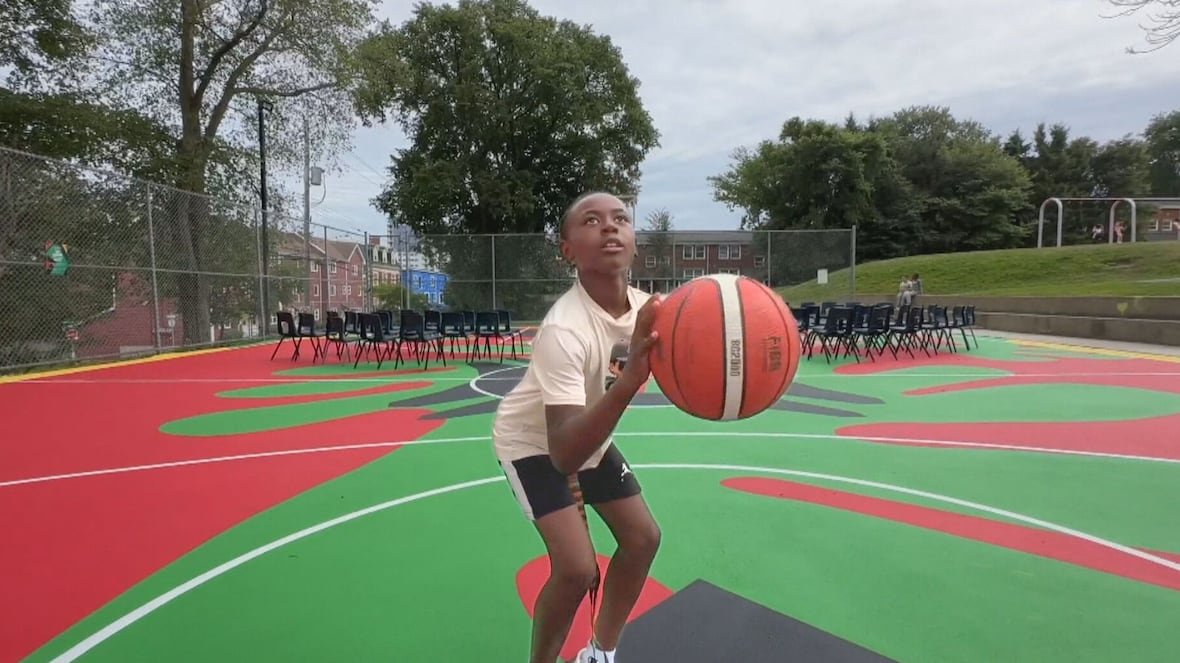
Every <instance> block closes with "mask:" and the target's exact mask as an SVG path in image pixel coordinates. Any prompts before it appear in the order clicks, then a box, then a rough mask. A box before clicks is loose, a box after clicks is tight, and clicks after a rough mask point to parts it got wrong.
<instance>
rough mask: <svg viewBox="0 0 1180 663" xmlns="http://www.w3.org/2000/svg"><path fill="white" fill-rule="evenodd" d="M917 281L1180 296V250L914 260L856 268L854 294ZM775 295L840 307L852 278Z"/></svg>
mask: <svg viewBox="0 0 1180 663" xmlns="http://www.w3.org/2000/svg"><path fill="white" fill-rule="evenodd" d="M915 272H916V273H918V274H920V275H921V276H922V285H923V286H924V288H925V291H926V294H929V295H1007V296H1052V297H1070V296H1074V297H1082V296H1096V295H1117V296H1174V297H1177V296H1180V242H1138V243H1136V244H1114V245H1108V244H1100V245H1087V246H1069V247H1062V248H1059V249H1058V248H1044V249H1012V250H1006V251H977V252H971V253H947V254H937V255H926V256H912V257H908V258H896V259H893V260H881V261H878V262H871V263H865V264H863V265H858V266H857V268H856V294H857V295H859V296H865V295H886V296H894V295H896V294H897V286H898V283H899V282H900V281H901V278H902V276H904V275H908V274H913V273H915ZM778 291H779V292H780V293H781V294H782V295H783V297H784V298H785V299H786V300H787V301H788V302H791V303H796V302H803V301H832V300H835V301H839V300H843V299H847V298H848V296H849V294H850V292H851V291H850V288H849V270H841V271H838V272H834V273H832V274H831V275H830V276H829V282H828V284H827V285H823V286H821V285H818V284H816V283H815V282H812V283H805V284H801V285H797V286H793V287H787V288H779V289H778Z"/></svg>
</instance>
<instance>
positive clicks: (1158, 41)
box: [1109, 0, 1180, 53]
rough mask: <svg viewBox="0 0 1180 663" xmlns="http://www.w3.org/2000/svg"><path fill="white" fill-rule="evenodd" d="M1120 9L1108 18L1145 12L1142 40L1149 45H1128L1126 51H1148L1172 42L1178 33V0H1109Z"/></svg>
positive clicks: (1179, 13) (1179, 18)
mask: <svg viewBox="0 0 1180 663" xmlns="http://www.w3.org/2000/svg"><path fill="white" fill-rule="evenodd" d="M1109 2H1110V3H1111V4H1112V5H1114V6H1116V7H1120V8H1121V10H1120V11H1119V12H1118V13H1117V14H1114V15H1112V16H1111V17H1110V18H1121V17H1125V16H1133V15H1137V14H1140V13H1144V14H1147V22H1146V23H1141V24H1140V27H1142V28H1143V32H1144V40H1145V41H1146V42H1147V43H1148V44H1149V45H1150V47H1149V48H1147V49H1146V50H1137V49H1136V48H1135V47H1133V46H1132V47H1128V48H1127V52H1128V53H1150V52H1152V51H1156V50H1159V49H1161V48H1163V47H1165V46H1167V45H1168V44H1170V43H1172V40H1174V39H1175V38H1176V37H1177V36H1178V35H1180V1H1178V0H1109Z"/></svg>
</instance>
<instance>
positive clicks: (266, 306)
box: [258, 97, 271, 336]
mask: <svg viewBox="0 0 1180 663" xmlns="http://www.w3.org/2000/svg"><path fill="white" fill-rule="evenodd" d="M270 107H271V106H270V103H269V102H267V101H266V100H264V99H263V98H262V97H259V98H258V169H259V180H261V187H260V188H259V199H260V203H261V206H262V247H261V248H262V320H260V321H259V322H260V324H261V325H262V335H263V336H266V335H267V334H269V333H270V297H269V293H270V279H269V278H268V276H267V275H268V273H269V270H270V241H269V240H268V239H267V226H268V223H267V216H268V209H267V208H268V203H267V195H266V190H267V183H266V118H265V113H266V111H267V110H270Z"/></svg>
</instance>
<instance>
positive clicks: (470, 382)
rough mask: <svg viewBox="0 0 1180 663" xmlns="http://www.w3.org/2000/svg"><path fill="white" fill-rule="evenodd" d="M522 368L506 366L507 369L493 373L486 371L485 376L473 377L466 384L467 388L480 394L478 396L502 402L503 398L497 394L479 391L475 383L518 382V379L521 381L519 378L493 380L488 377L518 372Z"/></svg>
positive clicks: (499, 369)
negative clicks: (483, 381) (482, 381)
mask: <svg viewBox="0 0 1180 663" xmlns="http://www.w3.org/2000/svg"><path fill="white" fill-rule="evenodd" d="M522 368H524V367H523V366H507V367H505V368H497V369H496V370H494V371H488V372H487V373H486V374H485V375H481V376H476V377H474V378H471V380H469V381H468V383H467V386H469V387H471V389H472V390H473V391H475V392H477V393H480V394H483V395H484V396H488V397H489V398H495V399H497V400H503V398H504V397H503V396H500V395H499V394H493V393H492V392H490V391H487V390H485V389H481V388H480V387H479V385H478V384H476V383H477V382H479V381H481V380H514V381H520V379H521V378H493V377H488V376H491V375H496V374H497V373H504V372H506V371H513V370H520V369H522Z"/></svg>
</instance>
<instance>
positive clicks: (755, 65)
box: [296, 0, 1180, 233]
mask: <svg viewBox="0 0 1180 663" xmlns="http://www.w3.org/2000/svg"><path fill="white" fill-rule="evenodd" d="M532 4H533V6H534V7H536V8H537V9H538V10H539V11H541V12H542V13H544V14H547V15H550V16H556V17H560V18H567V19H570V20H573V21H575V22H577V23H580V24H588V25H590V26H591V27H592V29H593V30H594V31H595V32H597V33H600V34H607V35H609V36H610V37H611V39H612V40H613V41H614V43H615V44H617V45H618V46H619V48H620V49H621V50H622V53H623V57H624V59H625V61H626V63H627V66H628V67H629V68H630V70H631V72H632V73H633V74H634V75H635V76H636V77H637V78H638V79H639V80H640V81H641V82H642V87H641V88H640V90H639V93H640V96H641V98H642V100H643V103H644V105H645V106H646V108H647V109H648V112H650V113H651V114H652V117H653V119H654V121H655V125H656V127H657V128H658V130H659V131H660V133H661V147H659V148H657V149H656V150H654V151H653V152H651V153H650V154H649V155H648V158H647V160H646V162H645V163H644V164H643V179H642V182H641V193H640V196H639V210H638V216H639V217H643V216H645V215H646V214H648V213H649V212H651V211H652V210H654V209H657V208H666V209H667V210H668V211H670V212H671V213H672V215H673V218H674V223H675V225H676V227H677V228H681V229H690V228H691V229H728V228H735V227H736V226H737V223H738V215H737V213H735V212H731V211H729V210H727V209H726V208H725V206H724V205H721V204H720V203H716V202H714V201H713V199H712V191H711V189H710V187H709V185H708V182H707V181H706V178H707V177H709V176H710V175H716V174H719V173H721V172H723V171H724V170H725V169H726V168H727V166H728V164H729V163H730V154H731V153H732V151H733V149H734V148H735V147H737V146H739V145H754V144H756V143H757V142H758V141H760V140H763V139H767V138H773V137H775V136H776V135H777V134H778V131H779V129H780V127H781V126H782V123H783V122H784V121H785V120H787V119H788V118H790V117H792V116H795V115H798V116H801V117H805V118H818V119H826V120H831V121H840V120H842V119H843V118H844V117H845V116H847V115H848V113H849V112H852V113H855V114H856V115H857V116H858V117H860V118H867V117H868V116H870V115H887V114H889V113H891V112H893V111H895V110H897V109H899V108H902V107H905V106H911V105H926V104H931V105H944V106H948V107H950V109H951V111H952V112H953V113H954V114H955V115H956V116H958V117H970V118H974V119H976V120H978V121H980V122H982V123H984V124H985V125H987V126H988V127H990V128H991V129H992V130H993V131H994V132H996V133H999V134H1003V135H1006V134H1007V133H1009V132H1010V131H1011V130H1013V129H1016V128H1020V129H1022V130H1023V131H1024V133H1025V135H1026V136H1029V135H1031V133H1032V130H1033V129H1034V128H1035V127H1036V124H1037V123H1038V122H1042V121H1043V122H1046V123H1052V122H1064V123H1066V124H1067V125H1069V126H1070V127H1071V130H1072V132H1073V134H1075V135H1081V134H1084V135H1089V136H1091V137H1092V138H1095V139H1096V140H1099V141H1103V140H1108V139H1113V138H1119V137H1121V136H1123V135H1125V134H1133V133H1139V132H1141V131H1142V130H1143V128H1144V126H1145V125H1146V124H1147V122H1148V121H1149V120H1150V119H1151V117H1152V116H1154V115H1156V114H1158V113H1161V112H1167V111H1170V110H1173V109H1175V108H1180V67H1177V63H1178V62H1180V44H1175V45H1173V46H1171V47H1169V48H1165V49H1163V50H1161V51H1157V52H1155V53H1151V54H1145V55H1129V54H1127V53H1126V48H1127V47H1128V46H1141V45H1143V43H1144V42H1143V33H1142V31H1141V30H1140V28H1139V27H1138V25H1139V22H1140V20H1142V19H1139V18H1122V19H1117V20H1112V19H1106V18H1103V17H1104V16H1105V15H1110V14H1112V13H1113V11H1114V8H1113V7H1112V6H1111V5H1109V4H1108V3H1107V2H1105V0H973V1H964V0H954V1H951V2H948V1H947V0H830V1H827V2H818V1H816V0H598V1H597V2H593V3H590V2H585V3H583V2H572V1H570V0H534V1H533V3H532ZM412 6H413V3H412V2H409V1H405V0H386V2H385V5H384V7H383V9H382V10H381V16H382V17H383V18H388V19H390V20H392V21H394V22H395V23H400V22H402V21H404V20H406V19H408V18H409V17H410V15H411V11H412ZM354 143H355V146H356V147H355V148H354V149H353V151H352V152H351V153H349V154H346V155H344V157H343V158H342V162H343V167H344V168H345V169H346V172H344V173H342V174H341V173H331V174H329V175H328V181H327V185H328V188H327V194H326V196H325V199H324V202H323V203H322V204H320V205H317V206H316V207H315V209H314V210H313V217H314V218H315V219H316V220H321V221H323V222H324V223H327V224H331V225H339V226H350V227H353V228H357V229H360V230H367V231H369V232H371V233H383V232H385V223H386V220H385V218H384V217H383V216H382V215H381V214H380V213H379V212H377V211H376V210H375V209H374V208H373V206H372V205H371V203H370V200H371V199H372V198H373V197H374V196H375V195H376V194H377V193H378V192H379V191H380V189H381V184H382V183H383V181H384V179H385V175H384V171H385V167H386V165H387V164H388V162H389V155H390V154H391V153H392V152H393V150H395V149H396V148H398V147H401V146H403V145H405V138H404V136H403V135H402V134H401V132H400V130H399V129H397V128H396V127H394V126H386V127H379V128H373V129H363V128H361V129H358V130H357V134H356V137H355V140H354ZM296 190H297V189H296ZM318 193H319V192H318V191H317V192H316V194H313V200H316V199H318Z"/></svg>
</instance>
